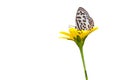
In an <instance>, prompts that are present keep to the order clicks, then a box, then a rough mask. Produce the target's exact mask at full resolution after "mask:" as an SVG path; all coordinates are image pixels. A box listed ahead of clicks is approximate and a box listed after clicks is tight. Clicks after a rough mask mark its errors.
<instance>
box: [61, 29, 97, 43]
mask: <svg viewBox="0 0 120 80" xmlns="http://www.w3.org/2000/svg"><path fill="white" fill-rule="evenodd" d="M96 29H98V27H93V28H92V29H89V30H78V29H76V28H74V27H70V28H69V32H64V31H61V32H60V33H61V34H63V35H64V36H62V37H61V38H65V39H68V40H73V41H74V40H75V39H76V38H77V36H79V37H80V39H85V38H86V37H87V36H88V35H89V34H90V33H91V32H93V31H95V30H96Z"/></svg>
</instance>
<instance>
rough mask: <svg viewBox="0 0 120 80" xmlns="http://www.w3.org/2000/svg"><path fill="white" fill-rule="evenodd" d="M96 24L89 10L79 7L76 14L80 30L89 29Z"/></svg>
mask: <svg viewBox="0 0 120 80" xmlns="http://www.w3.org/2000/svg"><path fill="white" fill-rule="evenodd" d="M93 26H94V21H93V19H92V18H91V17H90V16H89V14H88V12H87V11H86V10H85V9H84V8H82V7H79V8H78V10H77V14H76V26H75V28H76V29H78V30H89V29H91V28H92V27H93Z"/></svg>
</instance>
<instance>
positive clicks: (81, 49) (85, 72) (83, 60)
mask: <svg viewBox="0 0 120 80" xmlns="http://www.w3.org/2000/svg"><path fill="white" fill-rule="evenodd" d="M79 49H80V52H81V57H82V63H83V67H84V74H85V78H86V80H88V76H87V70H86V66H85V59H84V53H83V46H81V47H80V46H79Z"/></svg>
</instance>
